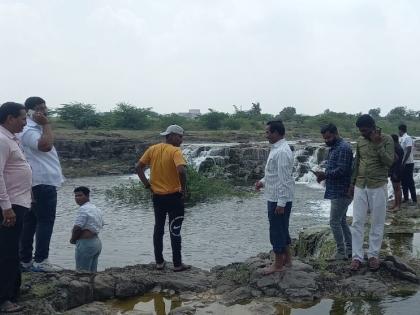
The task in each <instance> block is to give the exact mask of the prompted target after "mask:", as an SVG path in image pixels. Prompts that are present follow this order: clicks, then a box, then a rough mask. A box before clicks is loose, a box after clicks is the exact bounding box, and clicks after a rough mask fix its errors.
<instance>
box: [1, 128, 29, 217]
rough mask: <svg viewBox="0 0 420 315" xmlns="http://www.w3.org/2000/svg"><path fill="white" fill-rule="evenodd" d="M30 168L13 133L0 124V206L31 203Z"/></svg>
mask: <svg viewBox="0 0 420 315" xmlns="http://www.w3.org/2000/svg"><path fill="white" fill-rule="evenodd" d="M31 188H32V170H31V167H30V166H29V164H28V162H27V161H26V158H25V156H24V155H23V151H22V149H21V148H20V147H19V143H18V140H17V138H16V136H15V135H14V134H12V133H11V132H10V131H9V130H7V129H6V128H4V127H3V126H1V125H0V208H2V209H3V210H4V209H10V208H11V207H12V204H14V205H18V206H22V207H25V208H29V207H30V205H31Z"/></svg>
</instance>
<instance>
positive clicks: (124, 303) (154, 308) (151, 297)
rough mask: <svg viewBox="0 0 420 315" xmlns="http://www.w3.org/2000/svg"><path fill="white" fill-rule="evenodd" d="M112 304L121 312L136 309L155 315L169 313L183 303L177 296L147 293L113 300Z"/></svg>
mask: <svg viewBox="0 0 420 315" xmlns="http://www.w3.org/2000/svg"><path fill="white" fill-rule="evenodd" d="M110 304H111V306H112V307H113V308H115V309H118V310H119V311H120V312H119V314H124V313H125V312H128V311H132V310H136V311H140V312H144V313H146V314H154V315H167V314H168V313H169V312H170V311H171V310H173V309H174V308H177V307H180V306H182V305H183V304H182V302H181V301H180V300H179V298H178V297H177V296H170V295H166V294H162V293H146V294H145V295H142V296H141V297H133V298H129V299H123V300H113V301H111V302H110Z"/></svg>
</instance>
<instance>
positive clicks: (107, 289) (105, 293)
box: [93, 273, 116, 301]
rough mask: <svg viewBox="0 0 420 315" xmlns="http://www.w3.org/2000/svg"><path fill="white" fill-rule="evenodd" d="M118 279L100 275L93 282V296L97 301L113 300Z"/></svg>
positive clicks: (103, 274)
mask: <svg viewBox="0 0 420 315" xmlns="http://www.w3.org/2000/svg"><path fill="white" fill-rule="evenodd" d="M115 287H116V279H115V278H114V277H112V276H111V275H108V274H105V273H99V274H97V275H96V276H95V278H94V280H93V296H94V299H95V300H99V301H101V300H106V299H111V298H113V297H114V296H115Z"/></svg>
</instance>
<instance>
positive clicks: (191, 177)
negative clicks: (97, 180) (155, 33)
mask: <svg viewBox="0 0 420 315" xmlns="http://www.w3.org/2000/svg"><path fill="white" fill-rule="evenodd" d="M244 194H245V193H244V192H243V191H241V190H240V189H239V188H236V187H235V186H234V185H233V184H232V183H231V182H229V181H227V180H223V179H219V178H215V177H212V178H210V177H207V176H205V175H203V174H201V173H199V172H197V171H196V170H195V169H194V168H192V167H187V194H186V200H185V203H186V205H187V206H192V205H194V204H197V203H200V202H206V201H211V200H212V199H216V198H217V199H220V198H221V197H228V196H243V195H244ZM106 196H107V198H109V199H114V200H117V201H120V202H124V203H129V204H137V203H148V202H150V200H151V199H150V197H151V192H150V190H149V189H145V188H144V186H143V184H142V183H141V182H140V181H135V180H130V181H129V182H128V183H127V184H120V185H118V186H114V187H112V188H111V189H108V190H106Z"/></svg>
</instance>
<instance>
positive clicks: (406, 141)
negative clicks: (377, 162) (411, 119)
mask: <svg viewBox="0 0 420 315" xmlns="http://www.w3.org/2000/svg"><path fill="white" fill-rule="evenodd" d="M400 144H401V147H402V148H403V150H404V158H405V156H406V155H407V148H408V147H411V152H410V156H409V157H408V159H407V161H406V162H405V164H412V163H414V143H413V138H411V137H410V136H409V135H408V134H407V133H405V134H403V136H402V137H401V138H400Z"/></svg>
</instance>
